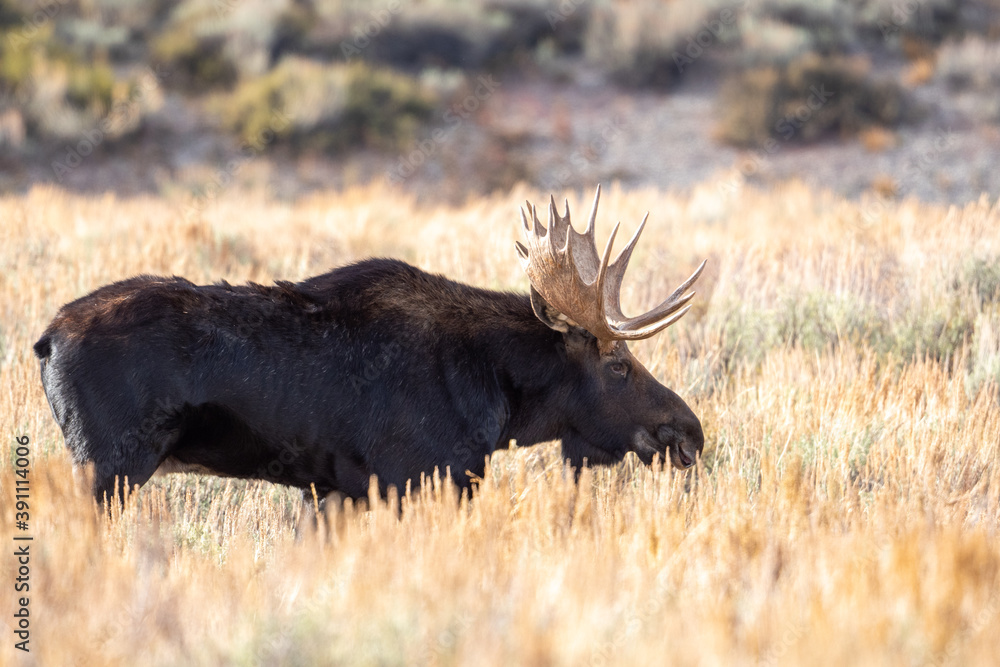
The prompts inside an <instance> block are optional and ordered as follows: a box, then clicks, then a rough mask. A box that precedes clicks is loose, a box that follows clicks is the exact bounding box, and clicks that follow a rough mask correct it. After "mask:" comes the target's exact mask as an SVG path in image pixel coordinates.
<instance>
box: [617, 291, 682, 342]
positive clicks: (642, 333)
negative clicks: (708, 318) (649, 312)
mask: <svg viewBox="0 0 1000 667" xmlns="http://www.w3.org/2000/svg"><path fill="white" fill-rule="evenodd" d="M693 296H694V292H692V293H691V294H690V295H688V296H687V297H685V299H684V300H685V301H687V300H688V299H689V298H691V297H693ZM689 310H691V304H688V305H686V306H684V307H683V308H681V309H680V310H679V311H677V312H676V313H674V314H673V315H671V316H670V317H667V318H666V319H664V320H661V321H659V322H655V323H653V324H650V325H648V326H646V327H644V328H642V329H639V330H637V331H627V332H622V333H621V337H622V339H624V340H642V339H643V338H649V337H650V336H655V335H656V334H658V333H660V332H661V331H663V330H664V329H666V328H667V327H669V326H670V325H671V324H673V323H674V322H676V321H677V320H679V319H681V318H682V317H684V315H685V314H686V313H687V311H689Z"/></svg>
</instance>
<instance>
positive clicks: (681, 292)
mask: <svg viewBox="0 0 1000 667" xmlns="http://www.w3.org/2000/svg"><path fill="white" fill-rule="evenodd" d="M707 263H708V260H707V259H706V260H703V261H702V263H701V264H700V265H699V266H698V268H697V269H695V271H694V273H692V274H691V276H690V277H689V278H688V279H687V280H685V281H684V282H683V283H681V284H680V286H679V287H678V288H677V289H675V290H674V291H673V293H672V294H671V295H670V296H668V297H667V298H666V299H664V300H663V302H662V303H661V304H660V305H659V306H657V307H656V308H653V309H652V310H650V311H649V312H648V313H644V314H642V315H639V316H637V317H633V318H630V319H628V320H626V321H625V322H624V323H623V324H622V327H621V329H622V330H623V331H636V330H640V329H644V328H645V327H648V326H649V325H650V324H654V323H656V322H659V321H660V320H661V319H663V318H665V317H668V316H670V315H672V314H673V313H675V312H677V310H678V309H679V308H681V306H683V305H684V304H686V303H687V302H688V301H690V300H691V299H692V298H693V297H694V295H695V293H694V292H688V293H687V294H685V292H687V291H688V289H690V287H691V285H693V284H694V283H695V281H696V280H698V277H699V276H701V272H702V271H704V270H705V265H706V264H707ZM685 312H686V311H685ZM673 321H676V320H673ZM657 331H659V329H657ZM649 335H652V334H649Z"/></svg>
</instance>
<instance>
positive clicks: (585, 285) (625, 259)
mask: <svg viewBox="0 0 1000 667" xmlns="http://www.w3.org/2000/svg"><path fill="white" fill-rule="evenodd" d="M600 198H601V188H600V186H598V187H597V191H596V192H595V193H594V205H593V208H592V209H591V212H590V219H589V220H588V222H587V229H586V231H584V232H583V233H580V232H577V231H576V230H575V229H574V228H573V225H572V223H571V221H570V213H569V202H568V201H567V202H566V204H565V214H564V215H559V212H558V211H557V209H556V201H555V197H549V217H548V228H545V227H543V226H542V223H541V222H540V221H539V219H538V209H537V208H536V207H535V206H534V205H533V204H532V203H531V202H526V204H527V213H526V212H525V209H523V208H522V209H521V222H522V223H523V224H524V234H525V239H524V243H520V242H518V243H516V248H517V252H518V255H519V256H520V257H521V260H522V264H523V266H524V270H525V272H526V273H527V274H528V279H529V280H530V281H531V285H532V288H533V292H532V294H533V295H535V294H536V293H537V295H539V296H540V297H542V298H543V299H544V301H545V302H546V303H547V304H548V305H549V306H551V307H552V308H554V309H555V310H557V311H558V312H560V313H562V314H563V315H565V316H566V317H567V318H568V319H571V320H572V321H574V322H576V323H577V324H578V325H579V326H580V327H583V328H584V329H586V330H587V331H589V332H590V333H591V334H593V335H594V336H595V337H596V338H597V339H598V340H600V341H604V342H605V343H610V342H611V341H615V340H637V339H640V338H648V337H649V336H652V335H653V334H655V333H657V332H659V331H662V330H663V329H665V328H666V327H668V326H670V325H671V324H673V323H674V322H676V321H677V320H678V319H680V317H681V316H682V315H684V313H686V312H687V311H688V309H689V308H690V305H689V304H688V302H689V301H690V300H691V298H692V297H694V292H688V290H689V288H690V287H691V285H692V284H694V282H695V280H697V279H698V277H699V276H700V275H701V272H702V270H703V269H704V268H705V262H702V263H701V266H699V267H698V269H697V270H696V271H695V272H694V273H693V274H692V275H691V277H690V278H688V279H687V280H686V281H684V283H682V284H681V285H680V287H678V288H677V289H676V290H674V293H673V294H671V295H670V296H669V297H668V298H667V299H666V300H665V301H664V302H663V303H661V304H660V305H659V306H657V307H656V308H654V309H653V310H651V311H649V312H647V313H644V314H642V315H639V316H638V317H632V318H628V317H625V315H624V314H622V311H621V287H622V281H623V279H624V277H625V270H626V269H627V268H628V263H629V260H630V259H631V257H632V253H633V251H634V250H635V247H636V245H637V244H638V242H639V237H640V236H641V235H642V231H643V230H644V229H645V227H646V222H647V221H648V219H649V214H648V213H647V214H646V215H645V216H644V217H643V219H642V222H641V223H640V224H639V227H638V229H636V231H635V234H634V235H633V236H632V239H631V240H630V241H629V242H628V244H627V245H626V246H625V248H624V249H623V250H622V251H621V252H620V253H618V256H617V258H616V259H615V260H614V262H612V261H611V252H612V250H613V248H614V243H615V239H616V238H617V236H618V231H619V229H620V228H621V223H617V224H616V225H615V227H614V229H613V230H612V231H611V235H610V236H609V237H608V241H607V245H605V247H604V252H603V253H602V254H601V255H598V251H597V244H596V243H595V239H594V230H595V227H596V220H597V208H598V205H599V203H600ZM529 215H530V221H529ZM534 299H535V297H534V296H533V297H532V304H533V305H535V300H534ZM536 312H538V311H537V310H536Z"/></svg>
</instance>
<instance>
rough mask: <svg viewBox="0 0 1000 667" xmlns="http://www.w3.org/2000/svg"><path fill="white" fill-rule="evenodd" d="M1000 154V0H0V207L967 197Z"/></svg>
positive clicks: (986, 187)
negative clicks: (338, 193)
mask: <svg viewBox="0 0 1000 667" xmlns="http://www.w3.org/2000/svg"><path fill="white" fill-rule="evenodd" d="M998 158H1000V0H954V1H944V0H840V1H827V0H745V1H741V0H729V1H717V0H701V1H696V0H675V1H673V2H649V1H644V0H630V1H620V2H612V1H606V2H598V1H596V0H595V1H587V0H561V1H559V2H556V1H551V2H549V1H542V0H509V1H508V0H463V1H455V2H449V1H446V0H427V1H423V2H419V1H415V0H414V1H405V0H387V1H383V0H375V1H374V2H346V1H337V0H267V1H265V0H184V1H182V2H165V1H163V0H43V1H41V2H28V1H24V0H0V193H2V192H21V191H24V190H27V189H29V188H30V187H31V186H32V185H34V184H37V183H55V184H59V185H61V186H62V187H65V188H68V189H70V190H76V191H85V192H105V191H113V192H116V193H119V194H126V195H127V194H135V193H152V194H157V195H161V196H166V197H171V198H176V199H177V200H178V201H183V200H186V201H189V202H195V203H196V204H194V205H195V206H197V205H203V204H204V203H205V202H207V201H211V199H212V198H213V197H214V196H216V195H217V194H218V193H220V192H221V191H223V190H226V189H236V188H252V189H255V190H258V191H265V192H268V193H269V194H271V195H273V196H274V197H277V198H292V197H296V196H299V195H301V194H303V193H306V192H309V191H311V190H316V189H326V188H342V187H348V186H352V185H359V184H364V183H368V182H372V181H388V182H389V183H392V184H393V185H394V186H395V187H398V188H401V189H405V190H407V191H409V192H411V193H414V194H416V195H417V196H419V197H420V198H423V199H440V200H445V201H454V202H458V201H462V200H464V199H466V198H468V197H471V196H478V195H481V194H484V193H489V192H492V191H496V190H505V189H509V188H511V187H512V186H514V185H515V184H517V183H526V184H528V185H532V186H536V187H540V188H543V189H544V190H546V191H552V192H555V193H557V195H558V193H559V192H561V191H563V190H565V189H568V188H574V189H576V188H585V189H587V190H589V189H590V188H592V187H593V185H594V184H595V183H597V182H605V183H608V182H610V181H616V180H617V181H620V182H621V183H623V184H625V185H626V186H639V185H657V186H661V187H670V188H675V189H681V190H683V189H685V188H690V187H692V186H693V185H695V184H696V183H700V182H703V181H705V180H706V179H709V178H716V179H718V182H719V184H720V185H719V189H720V194H724V191H725V190H726V189H727V188H736V187H738V186H740V185H742V184H744V183H750V184H754V185H759V186H767V185H769V184H773V183H777V182H780V181H783V180H786V179H789V178H799V179H802V180H805V181H806V182H808V183H811V184H815V185H819V186H822V187H825V188H829V189H832V190H833V191H834V192H836V193H839V194H843V195H846V196H848V197H869V198H872V199H873V201H878V200H886V199H895V198H901V197H907V196H915V197H918V198H920V199H922V200H926V201H933V202H941V203H961V202H964V201H968V200H971V199H976V198H978V197H980V196H981V194H982V193H984V192H985V193H988V195H989V196H990V197H995V196H996V193H997V192H1000V169H998V168H997V167H998V165H1000V159H998ZM198 202H200V204H198Z"/></svg>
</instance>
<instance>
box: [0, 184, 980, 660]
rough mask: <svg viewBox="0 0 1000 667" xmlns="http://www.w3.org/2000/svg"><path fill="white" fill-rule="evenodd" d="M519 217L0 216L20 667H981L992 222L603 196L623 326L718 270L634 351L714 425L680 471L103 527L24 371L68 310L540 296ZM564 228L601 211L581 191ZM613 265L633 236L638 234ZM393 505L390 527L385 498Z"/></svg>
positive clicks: (2, 384)
mask: <svg viewBox="0 0 1000 667" xmlns="http://www.w3.org/2000/svg"><path fill="white" fill-rule="evenodd" d="M525 197H530V198H531V199H532V200H534V201H537V200H542V199H543V198H544V197H547V193H538V192H533V191H515V192H512V193H510V194H506V195H503V196H496V197H493V198H490V199H480V200H475V201H472V202H470V203H468V204H467V205H465V206H464V207H461V208H445V207H441V208H434V207H427V206H418V205H417V204H416V203H414V202H413V201H412V200H409V199H406V198H405V197H401V196H400V195H399V194H398V193H395V192H391V191H386V190H383V189H379V188H373V189H363V190H355V191H351V192H347V193H344V194H328V195H322V196H315V197H313V198H310V199H306V200H302V201H300V202H298V203H296V204H286V203H281V202H275V201H271V200H268V199H266V198H262V197H259V196H255V195H253V194H236V193H228V194H226V195H224V196H222V197H221V198H220V199H219V200H217V201H214V202H212V203H211V204H210V205H208V206H206V207H205V209H204V212H203V214H202V215H200V216H198V217H197V218H196V219H190V220H188V219H186V218H185V216H184V215H183V213H184V210H185V208H184V207H183V206H180V205H177V204H175V203H171V202H170V201H166V200H163V199H155V198H148V199H134V200H127V201H123V200H117V199H115V198H114V197H112V196H104V197H101V196H94V197H84V196H77V195H71V194H67V193H64V192H61V191H58V190H54V189H44V188H43V189H36V190H33V191H32V192H31V193H29V194H27V195H25V196H7V197H4V198H0V267H2V268H0V295H2V308H3V310H2V316H0V414H2V415H3V420H2V429H3V445H2V452H3V456H2V463H0V487H2V491H0V507H2V508H3V511H2V513H0V525H2V526H3V530H2V535H0V539H2V540H3V544H2V548H0V551H2V552H3V553H4V555H3V556H2V557H0V589H2V590H3V593H2V595H0V612H2V614H0V618H2V619H3V627H2V630H3V633H2V636H3V642H2V645H0V663H2V664H39V665H98V664H100V665H133V664H144V665H190V664H194V665H217V664H237V665H272V664H288V665H312V664H363V665H396V664H415V665H421V664H432V665H549V664H552V665H595V666H599V665H612V664H642V665H661V664H678V665H686V664H706V665H750V664H765V665H772V664H830V665H843V664H859V665H860V664H885V665H943V664H955V665H960V664H961V665H967V664H995V661H996V659H997V653H996V637H997V636H998V635H1000V534H998V528H1000V467H998V463H1000V452H998V447H1000V403H998V380H1000V207H997V206H993V207H991V206H990V205H988V204H987V203H985V202H981V203H978V204H970V205H968V206H967V207H965V208H964V209H960V210H959V209H952V210H946V209H941V208H935V207H930V206H926V205H921V204H918V203H915V202H903V203H890V204H888V205H878V206H875V205H871V204H866V203H860V204H859V203H852V202H849V201H846V200H841V199H837V198H835V197H833V196H832V195H827V194H823V193H818V192H814V191H810V190H807V189H806V188H804V187H802V186H799V185H796V184H789V185H787V186H785V187H783V188H782V189H781V190H780V191H778V192H775V193H769V194H763V193H759V192H755V191H751V190H736V191H732V192H731V191H729V190H727V189H725V188H721V189H720V187H719V184H718V183H706V184H705V185H704V186H702V187H701V188H699V189H697V190H695V191H694V192H693V193H691V194H688V195H676V194H670V193H664V192H660V191H655V190H642V191H636V192H631V193H628V194H626V193H624V192H622V191H621V190H619V189H617V188H615V187H611V188H608V189H607V190H606V192H605V196H604V197H603V199H602V209H603V215H602V216H601V217H600V218H599V223H598V224H599V227H600V230H599V234H600V233H603V234H605V235H606V234H608V233H609V232H610V229H611V226H612V223H613V222H614V221H615V220H618V219H620V220H622V221H623V227H624V229H623V232H625V233H630V232H631V230H632V229H634V226H635V225H637V224H638V222H639V220H640V219H641V215H642V213H643V212H644V211H646V210H649V211H651V218H650V224H649V226H648V227H647V231H646V232H645V234H644V237H643V240H642V242H641V243H640V246H639V249H638V251H637V253H636V256H635V257H634V258H633V261H632V269H631V272H630V274H629V276H627V277H626V280H625V282H626V284H625V291H624V294H623V301H624V305H625V307H626V312H629V309H631V311H633V312H634V311H637V310H638V309H639V308H641V307H644V306H647V307H648V306H649V305H651V304H652V303H653V301H654V300H655V299H656V298H657V297H661V298H662V296H664V295H666V294H667V293H669V291H670V290H671V289H672V288H673V286H674V285H676V284H677V283H678V282H679V281H680V280H682V279H683V278H684V277H686V276H687V275H688V274H689V273H690V271H691V270H692V269H693V268H694V266H696V264H697V262H698V261H700V259H701V258H705V257H707V258H708V259H709V268H708V269H707V270H706V274H705V276H704V277H703V278H702V280H701V281H700V283H699V288H698V289H699V294H698V296H697V297H696V302H697V305H696V306H695V308H694V309H693V310H692V312H691V313H689V314H688V315H687V316H686V317H685V318H684V319H683V320H681V322H680V323H679V324H677V325H675V326H674V327H672V328H671V329H669V330H668V332H667V333H666V334H663V335H661V336H659V337H657V338H654V339H651V340H649V341H643V342H642V343H640V344H636V345H634V346H633V347H632V349H633V352H634V353H635V354H636V356H637V357H638V358H639V359H640V360H641V361H643V362H644V363H645V365H646V366H647V368H649V369H650V371H651V372H652V373H653V374H654V375H655V376H656V377H657V378H658V379H660V380H661V381H663V382H664V383H665V384H667V385H668V386H670V387H672V388H674V389H675V390H676V391H677V392H678V393H679V394H681V396H682V397H683V398H685V400H686V401H687V402H688V403H689V404H690V405H691V407H692V408H693V409H694V411H695V412H696V413H697V414H698V415H699V416H700V417H701V419H702V422H703V425H704V429H705V436H706V445H705V456H704V457H703V459H702V460H701V462H700V463H699V465H698V467H697V469H696V470H695V471H692V472H687V473H678V472H675V471H673V470H669V469H668V470H661V469H653V470H650V469H647V468H643V467H642V466H641V465H639V464H637V463H636V462H633V461H630V460H627V461H626V462H625V463H623V464H622V465H621V466H619V467H618V468H616V469H600V470H595V471H593V472H592V473H586V474H585V475H584V476H583V478H582V479H581V482H580V484H579V485H575V484H574V483H573V482H572V476H569V477H567V475H566V474H565V471H564V470H563V468H562V466H561V463H560V461H559V457H558V448H557V447H556V446H555V445H542V446H539V447H533V448H523V449H516V450H508V451H502V452H500V453H498V454H497V455H496V456H495V457H494V458H493V460H492V462H491V466H490V468H489V472H488V474H487V476H486V479H484V481H483V482H482V484H481V488H480V489H479V492H478V494H477V495H476V497H475V498H474V500H473V501H472V502H471V503H470V502H465V501H462V502H456V500H455V498H454V492H453V491H452V489H451V487H449V486H447V485H438V486H437V487H436V488H431V486H430V485H428V486H425V487H424V488H423V490H422V491H421V492H420V493H416V494H413V495H412V496H411V497H407V498H404V499H403V500H402V501H401V502H402V503H404V505H405V511H404V512H403V514H402V518H401V519H397V517H396V512H395V509H394V508H393V507H390V506H386V505H385V504H378V503H377V504H376V506H375V507H374V509H372V510H371V511H369V512H356V511H353V510H351V509H350V507H348V508H346V509H345V510H344V511H343V512H341V513H334V514H333V515H332V516H330V517H329V523H328V525H327V526H324V527H321V529H320V531H319V533H318V534H313V533H307V534H304V535H302V536H300V537H299V538H296V535H295V526H296V519H297V517H298V515H299V513H300V511H301V502H300V500H299V498H298V496H297V494H295V493H292V492H290V491H288V490H285V489H282V488H279V487H274V486H271V485H268V484H265V483H257V482H254V483H244V482H235V481H227V480H218V479H213V478H205V477H197V476H178V475H175V476H168V477H159V478H156V479H155V480H154V481H153V482H152V483H150V484H149V485H147V486H146V487H144V488H143V489H142V490H141V491H140V492H139V494H138V496H137V498H135V499H133V501H131V502H130V503H129V504H128V505H127V507H126V509H125V511H124V513H123V514H122V515H121V516H117V517H115V518H114V519H112V520H107V519H103V518H102V517H101V515H100V512H98V510H97V509H96V508H95V506H94V505H93V503H92V501H91V500H90V498H89V494H88V490H87V486H86V480H85V479H83V476H82V475H79V474H75V473H74V471H73V469H72V467H71V465H70V463H69V460H68V456H67V454H66V452H65V450H64V447H63V443H62V436H61V434H60V433H59V431H58V427H57V426H56V424H55V422H54V421H53V419H52V417H51V415H50V412H49V409H48V406H47V405H46V403H45V399H44V396H43V394H42V389H41V384H40V382H39V377H38V368H37V364H36V362H35V360H34V358H33V357H32V354H31V344H32V343H33V342H34V341H35V340H36V338H37V336H38V335H39V333H40V332H41V331H42V329H43V328H44V326H45V324H46V323H47V322H48V320H49V319H50V318H51V317H52V316H53V315H54V314H55V312H56V309H57V308H58V307H59V306H60V305H61V304H63V303H64V302H66V301H69V300H71V299H73V298H76V297H78V296H80V295H82V294H84V293H86V292H88V291H90V290H92V289H94V288H96V287H98V286H100V285H102V284H104V283H107V282H110V281H112V280H116V279H120V278H124V277H127V276H130V275H133V274H137V273H165V274H178V275H183V276H185V277H187V278H189V279H192V280H195V281H199V282H212V281H215V280H218V279H223V278H225V279H227V280H229V281H230V282H238V281H243V280H247V279H249V280H256V281H270V280H273V279H279V278H280V279H293V280H295V279H301V278H304V277H306V276H309V275H313V274H316V273H320V272H323V271H325V270H327V269H328V268H330V267H333V266H337V265H341V264H344V263H347V262H350V261H353V260H355V259H360V258H363V257H366V256H369V255H385V256H393V257H399V258H403V259H406V260H408V261H411V262H413V263H416V264H417V265H419V266H421V267H423V268H427V269H430V270H434V271H439V272H442V273H445V274H447V275H449V276H450V277H453V278H456V279H459V280H464V281H467V282H470V283H473V284H477V285H481V286H487V287H493V288H498V289H519V290H524V289H526V288H527V281H526V279H525V277H524V276H523V274H522V272H521V269H520V266H519V264H518V262H517V261H516V253H515V250H514V245H513V241H514V239H515V238H516V237H517V234H518V227H517V225H518V219H517V206H518V204H519V203H520V202H522V201H523V200H524V199H525ZM570 200H571V205H572V206H575V208H574V210H575V211H577V219H578V225H579V223H580V222H582V219H583V217H584V213H585V211H586V208H587V206H588V203H589V193H586V194H585V195H584V196H582V197H581V195H580V193H576V194H572V196H571V198H570ZM626 238H627V235H626ZM21 435H27V436H29V437H30V442H31V444H30V449H31V472H30V480H31V487H30V495H31V498H30V529H29V531H28V534H30V535H32V536H33V537H34V540H33V541H32V542H31V543H30V553H31V560H30V587H31V588H30V593H28V595H30V603H29V609H30V633H31V634H30V644H29V647H30V649H31V652H30V653H23V652H21V651H18V650H16V649H15V648H14V644H15V642H16V641H17V638H16V636H15V635H14V634H13V629H14V626H15V625H16V621H17V619H15V618H14V617H13V613H14V612H15V611H16V610H17V608H18V600H17V598H18V597H19V596H20V595H22V594H20V593H15V591H14V582H15V580H16V578H17V576H18V563H17V560H16V558H15V557H14V556H13V555H12V554H13V552H14V550H15V546H16V545H18V544H23V543H15V542H14V541H13V540H12V535H13V534H14V533H18V534H22V535H23V534H25V533H23V532H22V531H17V530H16V527H15V524H14V521H15V517H14V507H13V505H14V498H13V496H14V491H13V485H14V480H15V479H16V478H15V472H14V464H15V457H14V445H15V437H16V436H21ZM392 502H396V501H392Z"/></svg>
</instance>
